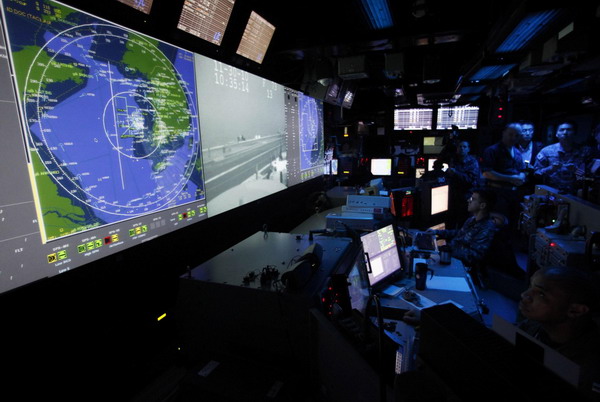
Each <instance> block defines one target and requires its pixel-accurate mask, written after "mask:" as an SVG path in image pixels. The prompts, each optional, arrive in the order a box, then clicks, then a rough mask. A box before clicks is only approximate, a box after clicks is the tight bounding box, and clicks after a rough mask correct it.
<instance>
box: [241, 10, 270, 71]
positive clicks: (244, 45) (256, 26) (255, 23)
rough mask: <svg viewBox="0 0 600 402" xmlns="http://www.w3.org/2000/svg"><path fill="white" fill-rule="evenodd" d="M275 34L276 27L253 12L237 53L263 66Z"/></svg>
mask: <svg viewBox="0 0 600 402" xmlns="http://www.w3.org/2000/svg"><path fill="white" fill-rule="evenodd" d="M274 33H275V26H274V25H272V24H271V23H269V21H267V20H265V19H264V18H263V17H261V16H260V15H258V14H257V13H255V12H254V11H252V12H251V13H250V18H249V19H248V24H247V25H246V29H244V33H243V35H242V40H241V41H240V45H239V47H238V49H237V51H236V53H237V54H239V55H240V56H243V57H245V58H247V59H250V60H252V61H255V62H257V63H258V64H261V63H262V62H263V60H264V58H265V54H266V53H267V49H268V48H269V44H270V43H271V39H272V38H273V34H274Z"/></svg>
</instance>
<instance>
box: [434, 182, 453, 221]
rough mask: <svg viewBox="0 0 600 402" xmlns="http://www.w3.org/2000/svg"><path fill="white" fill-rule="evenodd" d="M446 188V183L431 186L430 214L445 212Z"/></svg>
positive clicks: (446, 206)
mask: <svg viewBox="0 0 600 402" xmlns="http://www.w3.org/2000/svg"><path fill="white" fill-rule="evenodd" d="M448 190H449V186H448V185H447V184H446V185H443V186H438V187H431V189H430V191H431V209H430V212H431V215H435V214H439V213H442V212H446V211H447V210H448Z"/></svg>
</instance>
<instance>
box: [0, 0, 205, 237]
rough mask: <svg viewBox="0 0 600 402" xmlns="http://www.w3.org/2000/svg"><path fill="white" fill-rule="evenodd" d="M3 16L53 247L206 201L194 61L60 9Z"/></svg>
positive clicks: (40, 7)
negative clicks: (57, 241)
mask: <svg viewBox="0 0 600 402" xmlns="http://www.w3.org/2000/svg"><path fill="white" fill-rule="evenodd" d="M3 7H4V8H3V12H4V16H5V21H6V30H7V33H8V41H9V46H8V47H9V51H10V55H11V60H12V63H13V66H14V70H15V76H16V80H17V84H18V96H19V98H20V102H21V107H22V115H23V117H24V120H25V121H24V125H25V126H26V132H27V141H28V149H29V156H30V161H31V169H30V171H31V176H32V180H33V182H34V188H35V193H36V194H35V196H36V199H37V204H38V210H39V215H40V217H39V218H40V220H41V223H42V224H41V227H42V231H43V238H44V239H46V240H52V239H56V238H59V237H62V236H65V235H69V234H73V233H77V232H81V231H84V230H88V229H91V228H94V227H99V226H102V225H106V224H112V223H116V222H119V221H121V220H124V219H130V218H133V217H136V216H140V215H144V214H148V213H153V212H157V211H160V210H163V209H166V208H170V207H173V206H177V205H181V204H185V203H188V202H192V201H197V200H202V199H204V198H205V193H204V183H203V174H202V160H201V144H200V132H199V122H198V112H197V107H196V89H195V84H194V57H193V54H192V53H190V52H187V51H185V50H182V49H180V48H177V47H174V46H171V45H168V44H165V43H162V42H160V41H158V40H155V39H151V38H148V37H146V36H143V35H141V34H138V33H134V32H132V31H129V30H127V29H124V28H122V27H119V26H116V25H114V24H111V23H108V22H106V21H103V20H100V19H98V18H96V17H92V16H90V15H88V14H86V13H83V12H80V11H77V10H74V9H72V8H69V7H67V6H64V5H62V4H60V3H57V2H52V1H42V0H37V1H21V0H20V1H15V2H4V3H3Z"/></svg>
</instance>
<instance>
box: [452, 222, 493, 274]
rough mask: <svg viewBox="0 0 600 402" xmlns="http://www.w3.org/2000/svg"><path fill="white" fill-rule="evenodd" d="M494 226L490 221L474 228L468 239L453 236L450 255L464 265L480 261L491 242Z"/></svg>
mask: <svg viewBox="0 0 600 402" xmlns="http://www.w3.org/2000/svg"><path fill="white" fill-rule="evenodd" d="M494 233H496V226H495V225H494V224H493V223H492V221H489V220H488V221H486V223H485V224H483V225H478V227H477V228H474V231H473V232H472V233H471V236H470V237H469V239H466V238H464V237H462V238H455V239H454V241H453V243H452V257H455V258H458V259H459V260H461V261H462V262H463V263H464V264H465V265H467V266H469V265H472V264H473V263H474V262H477V261H481V260H482V259H483V257H484V256H485V254H486V253H487V251H488V250H489V248H490V245H491V244H492V240H493V238H494Z"/></svg>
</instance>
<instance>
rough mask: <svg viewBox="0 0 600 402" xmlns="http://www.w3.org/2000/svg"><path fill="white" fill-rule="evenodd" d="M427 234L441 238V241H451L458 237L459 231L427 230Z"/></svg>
mask: <svg viewBox="0 0 600 402" xmlns="http://www.w3.org/2000/svg"><path fill="white" fill-rule="evenodd" d="M427 233H432V234H434V235H436V236H437V237H439V238H440V239H447V240H450V239H452V238H454V236H456V234H457V233H458V230H457V229H446V230H434V229H427Z"/></svg>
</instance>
